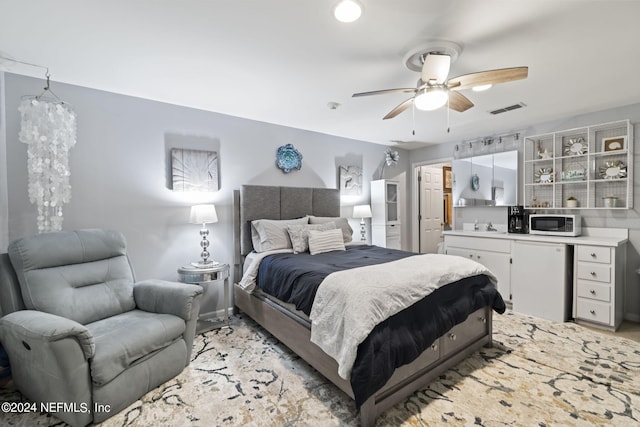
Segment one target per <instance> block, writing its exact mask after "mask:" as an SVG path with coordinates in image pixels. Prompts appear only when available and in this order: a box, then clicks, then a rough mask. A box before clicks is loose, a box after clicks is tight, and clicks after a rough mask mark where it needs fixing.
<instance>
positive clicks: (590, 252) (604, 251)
mask: <svg viewBox="0 0 640 427" xmlns="http://www.w3.org/2000/svg"><path fill="white" fill-rule="evenodd" d="M578 261H587V262H599V263H603V264H610V263H611V249H610V248H607V247H603V246H578Z"/></svg>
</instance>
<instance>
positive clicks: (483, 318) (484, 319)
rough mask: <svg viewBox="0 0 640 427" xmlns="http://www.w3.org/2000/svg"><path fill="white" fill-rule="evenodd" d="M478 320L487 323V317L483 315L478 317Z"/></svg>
mask: <svg viewBox="0 0 640 427" xmlns="http://www.w3.org/2000/svg"><path fill="white" fill-rule="evenodd" d="M478 320H479V321H481V322H482V323H487V318H486V317H484V316H480V317H478Z"/></svg>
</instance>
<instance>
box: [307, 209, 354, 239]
mask: <svg viewBox="0 0 640 427" xmlns="http://www.w3.org/2000/svg"><path fill="white" fill-rule="evenodd" d="M308 217H309V224H323V223H325V222H333V223H335V224H336V228H340V229H341V230H342V236H343V240H344V242H345V243H347V242H350V241H352V240H353V229H352V228H351V226H350V225H349V221H348V220H347V218H342V217H338V216H336V217H331V216H312V215H308Z"/></svg>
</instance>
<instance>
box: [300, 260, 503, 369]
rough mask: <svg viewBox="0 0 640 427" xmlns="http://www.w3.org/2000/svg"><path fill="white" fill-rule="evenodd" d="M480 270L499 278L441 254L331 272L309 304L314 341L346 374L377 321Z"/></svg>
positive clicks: (489, 274) (479, 265) (492, 276)
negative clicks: (311, 303)
mask: <svg viewBox="0 0 640 427" xmlns="http://www.w3.org/2000/svg"><path fill="white" fill-rule="evenodd" d="M478 274H486V275H487V276H489V277H490V279H491V281H492V282H493V283H494V285H495V284H496V283H497V281H496V278H495V276H494V275H493V274H492V273H491V272H490V271H489V270H487V268H486V267H484V266H483V265H481V264H479V263H477V262H475V261H472V260H470V259H467V258H462V257H458V256H451V255H439V254H424V255H415V256H411V257H408V258H403V259H400V260H397V261H392V262H389V263H385V264H378V265H372V266H367V267H359V268H354V269H350V270H344V271H338V272H335V273H331V274H330V275H328V276H327V277H326V278H325V279H324V281H323V282H322V283H321V284H320V286H319V287H318V291H317V293H316V297H315V300H314V303H313V306H312V307H311V316H310V318H311V341H312V342H314V343H315V344H317V345H318V346H319V347H320V348H322V350H324V352H325V353H327V354H328V355H330V356H331V357H333V358H334V359H335V360H336V361H337V362H338V374H339V375H340V376H341V377H342V378H344V379H346V380H348V379H349V377H350V375H351V368H352V367H353V363H354V362H355V360H356V355H357V351H358V345H360V343H361V342H362V341H364V339H365V338H366V337H367V336H368V335H369V333H370V332H371V331H372V330H373V328H374V327H375V326H376V325H377V324H379V323H380V322H382V321H383V320H385V319H387V318H388V317H391V316H393V315H394V314H396V313H398V312H400V311H402V310H403V309H405V308H406V307H409V306H410V305H412V304H413V303H415V302H417V301H419V300H421V299H422V298H424V297H425V296H427V295H429V294H430V293H431V292H433V291H434V290H436V289H438V288H440V287H441V286H444V285H446V284H448V283H452V282H455V281H457V280H460V279H463V278H465V277H471V276H475V275H478Z"/></svg>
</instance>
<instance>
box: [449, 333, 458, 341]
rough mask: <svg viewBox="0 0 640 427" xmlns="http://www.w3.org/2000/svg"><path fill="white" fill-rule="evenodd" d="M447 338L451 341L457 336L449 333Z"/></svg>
mask: <svg viewBox="0 0 640 427" xmlns="http://www.w3.org/2000/svg"><path fill="white" fill-rule="evenodd" d="M449 338H451V341H455V340H456V338H458V337H456V334H449Z"/></svg>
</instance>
